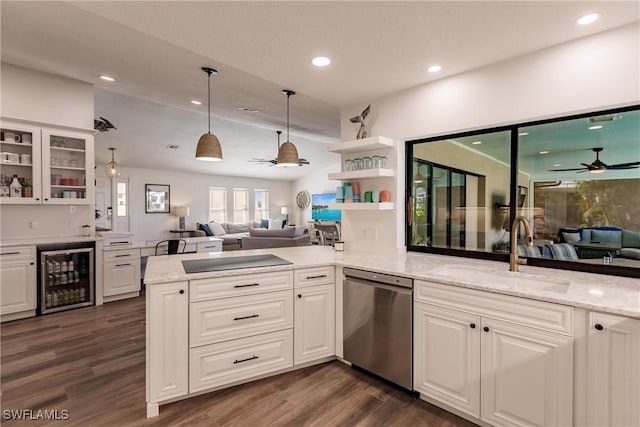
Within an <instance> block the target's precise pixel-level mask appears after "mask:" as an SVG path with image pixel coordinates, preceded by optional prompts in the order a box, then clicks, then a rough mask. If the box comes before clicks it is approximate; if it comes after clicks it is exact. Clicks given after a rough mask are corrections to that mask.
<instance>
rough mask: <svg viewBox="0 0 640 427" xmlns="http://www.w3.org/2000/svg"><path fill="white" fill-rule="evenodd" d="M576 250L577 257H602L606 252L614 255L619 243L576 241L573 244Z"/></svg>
mask: <svg viewBox="0 0 640 427" xmlns="http://www.w3.org/2000/svg"><path fill="white" fill-rule="evenodd" d="M573 246H574V247H575V248H576V251H577V252H578V257H579V258H581V259H585V258H602V257H603V256H605V255H606V254H607V253H610V254H611V255H615V252H616V251H617V250H618V249H620V245H618V244H617V243H606V242H605V243H601V242H576V243H574V244H573Z"/></svg>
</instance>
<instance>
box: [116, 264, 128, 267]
mask: <svg viewBox="0 0 640 427" xmlns="http://www.w3.org/2000/svg"><path fill="white" fill-rule="evenodd" d="M130 265H131V264H116V267H129V266H130Z"/></svg>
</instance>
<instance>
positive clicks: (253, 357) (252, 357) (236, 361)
mask: <svg viewBox="0 0 640 427" xmlns="http://www.w3.org/2000/svg"><path fill="white" fill-rule="evenodd" d="M257 358H258V356H251V357H249V358H247V359H240V360H238V359H236V360H235V361H234V362H233V364H234V365H235V364H236V363H242V362H248V361H249V360H255V359H257Z"/></svg>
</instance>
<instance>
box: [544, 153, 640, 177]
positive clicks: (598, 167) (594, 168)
mask: <svg viewBox="0 0 640 427" xmlns="http://www.w3.org/2000/svg"><path fill="white" fill-rule="evenodd" d="M602 150H603V148H602V147H596V148H592V149H591V151H593V152H594V153H596V159H595V160H594V161H593V162H592V163H590V164H587V163H580V164H581V165H582V166H583V167H581V168H570V169H550V170H549V172H567V171H577V172H578V173H581V172H586V171H589V172H591V173H603V172H604V171H606V170H607V169H611V170H620V169H636V168H637V167H640V161H639V162H630V163H618V164H615V165H608V164H606V163H605V162H603V161H602V160H600V152H601V151H602Z"/></svg>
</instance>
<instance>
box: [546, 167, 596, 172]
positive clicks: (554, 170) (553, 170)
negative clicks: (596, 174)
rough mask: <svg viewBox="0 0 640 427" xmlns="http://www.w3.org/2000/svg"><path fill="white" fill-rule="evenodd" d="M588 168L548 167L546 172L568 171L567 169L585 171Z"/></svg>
mask: <svg viewBox="0 0 640 427" xmlns="http://www.w3.org/2000/svg"><path fill="white" fill-rule="evenodd" d="M586 170H589V168H571V169H549V170H548V172H569V171H586Z"/></svg>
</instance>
